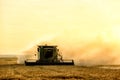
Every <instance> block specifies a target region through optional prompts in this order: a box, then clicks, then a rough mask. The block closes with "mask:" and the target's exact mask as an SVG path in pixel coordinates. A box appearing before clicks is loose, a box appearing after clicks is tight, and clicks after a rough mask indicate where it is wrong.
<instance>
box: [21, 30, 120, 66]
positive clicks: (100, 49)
mask: <svg viewBox="0 0 120 80" xmlns="http://www.w3.org/2000/svg"><path fill="white" fill-rule="evenodd" d="M70 32H71V31H70ZM70 32H69V31H68V32H65V33H63V34H61V35H57V36H54V37H51V39H50V37H49V35H48V36H46V37H44V39H42V38H41V39H40V40H37V42H36V43H34V44H33V45H32V46H31V48H28V49H27V50H24V51H23V52H22V53H23V54H24V55H25V59H26V58H34V59H37V57H36V58H35V55H34V54H37V50H36V49H37V45H45V44H47V45H57V46H58V48H59V51H60V52H61V53H62V55H63V58H64V59H73V60H74V61H75V64H76V65H114V64H115V65H116V64H117V65H118V64H120V59H119V55H120V53H119V52H120V50H119V46H120V43H119V42H117V41H115V40H114V39H113V37H112V36H111V37H110V38H108V37H107V36H106V37H103V35H102V34H100V33H96V35H90V33H89V35H86V36H85V35H78V33H79V34H80V32H78V33H72V34H70ZM47 37H49V38H47ZM47 39H48V40H47ZM21 59H22V58H21Z"/></svg>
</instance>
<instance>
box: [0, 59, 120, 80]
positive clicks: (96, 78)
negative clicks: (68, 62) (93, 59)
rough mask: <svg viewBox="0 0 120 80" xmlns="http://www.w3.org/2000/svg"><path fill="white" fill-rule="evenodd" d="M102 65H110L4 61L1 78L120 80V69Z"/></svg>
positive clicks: (8, 79) (17, 79)
mask: <svg viewBox="0 0 120 80" xmlns="http://www.w3.org/2000/svg"><path fill="white" fill-rule="evenodd" d="M0 62H1V61H0ZM100 67H110V66H63V65H62V66H25V65H24V64H12V63H11V64H10V63H9V64H5V63H4V64H1V65H0V80H63V79H66V80H120V69H117V68H116V69H109V68H100ZM112 67H114V68H115V67H119V66H112Z"/></svg>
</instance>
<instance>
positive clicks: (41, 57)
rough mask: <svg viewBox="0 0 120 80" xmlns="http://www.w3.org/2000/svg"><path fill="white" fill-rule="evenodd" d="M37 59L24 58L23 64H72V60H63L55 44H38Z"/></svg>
mask: <svg viewBox="0 0 120 80" xmlns="http://www.w3.org/2000/svg"><path fill="white" fill-rule="evenodd" d="M37 50H38V54H37V56H38V60H36V61H31V60H25V65H74V61H73V60H63V58H62V56H61V54H59V49H57V46H48V45H39V46H38V48H37Z"/></svg>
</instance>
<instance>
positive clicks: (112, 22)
mask: <svg viewBox="0 0 120 80" xmlns="http://www.w3.org/2000/svg"><path fill="white" fill-rule="evenodd" d="M59 35H65V36H64V37H72V36H76V37H78V38H81V39H84V40H86V39H88V38H92V36H97V35H99V36H101V37H102V39H104V40H107V39H108V38H109V39H111V40H112V41H116V40H118V39H120V0H0V53H1V54H6V53H9V54H10V53H14V52H16V51H20V50H22V49H24V48H26V47H27V46H29V45H30V44H32V43H34V42H35V41H39V40H41V39H42V38H44V39H46V37H49V38H52V37H56V36H59ZM44 39H43V40H44ZM79 40H80V39H79Z"/></svg>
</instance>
